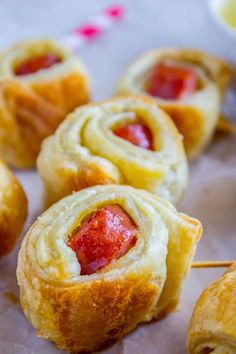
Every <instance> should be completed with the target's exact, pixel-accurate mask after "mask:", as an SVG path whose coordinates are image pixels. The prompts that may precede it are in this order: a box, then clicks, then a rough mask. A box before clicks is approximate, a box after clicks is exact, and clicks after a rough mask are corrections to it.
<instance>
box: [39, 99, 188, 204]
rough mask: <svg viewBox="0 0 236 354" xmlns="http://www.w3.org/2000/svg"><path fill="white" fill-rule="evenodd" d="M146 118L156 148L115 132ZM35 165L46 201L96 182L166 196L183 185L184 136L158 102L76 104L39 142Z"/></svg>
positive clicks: (177, 192)
mask: <svg viewBox="0 0 236 354" xmlns="http://www.w3.org/2000/svg"><path fill="white" fill-rule="evenodd" d="M137 120H138V121H141V122H143V123H145V124H146V125H147V126H148V127H149V129H150V131H151V133H152V136H153V145H154V149H153V151H151V150H146V149H143V148H140V147H138V146H136V145H133V144H132V143H130V142H129V141H126V140H124V139H121V138H120V137H118V136H116V135H115V134H113V129H114V128H117V127H120V126H123V125H125V124H128V123H132V122H136V121H137ZM38 170H39V173H40V176H41V178H42V180H43V182H44V185H45V196H46V200H47V204H48V205H49V204H51V203H53V202H55V201H57V200H59V199H60V198H62V197H64V196H66V195H68V194H70V193H71V192H72V191H78V190H80V189H82V188H85V187H88V186H92V185H97V184H109V183H119V184H129V185H131V186H134V187H137V188H142V189H145V190H148V191H151V192H153V193H157V194H158V195H160V196H162V197H164V198H165V199H168V200H170V201H171V202H173V203H176V201H177V200H178V199H179V198H180V197H181V195H182V193H183V190H184V189H185V187H186V184H187V177H188V176H187V175H188V173H187V162H186V156H185V153H184V149H183V145H182V137H181V135H180V134H179V133H178V131H177V129H176V128H175V126H174V124H173V123H172V121H171V119H170V118H169V117H168V116H167V115H166V114H165V113H164V112H163V111H161V110H160V109H159V108H158V107H157V105H156V103H155V102H154V101H153V100H151V99H149V98H144V97H139V96H130V97H122V98H115V99H110V100H107V101H104V102H100V103H95V104H89V105H86V106H83V107H80V108H79V109H77V110H76V111H75V112H73V113H72V114H70V115H69V116H68V117H67V119H66V120H65V121H64V122H63V123H62V124H61V125H60V127H59V128H58V129H57V131H56V132H55V134H54V135H53V136H51V137H49V138H48V139H46V140H45V141H44V143H43V147H42V150H41V152H40V154H39V158H38Z"/></svg>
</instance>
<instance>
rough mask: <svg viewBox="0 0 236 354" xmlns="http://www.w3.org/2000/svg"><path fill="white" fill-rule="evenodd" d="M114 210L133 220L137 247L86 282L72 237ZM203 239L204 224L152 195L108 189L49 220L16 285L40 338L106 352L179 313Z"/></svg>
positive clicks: (25, 255) (22, 262)
mask: <svg viewBox="0 0 236 354" xmlns="http://www.w3.org/2000/svg"><path fill="white" fill-rule="evenodd" d="M109 204H118V205H120V206H121V207H122V208H123V209H124V210H125V212H126V213H127V214H128V215H129V216H130V217H131V218H132V219H133V221H134V222H135V224H136V225H137V230H138V232H137V242H136V244H135V245H134V246H133V247H132V248H131V249H130V250H129V251H128V252H127V253H126V254H125V255H124V256H122V257H121V258H119V259H118V260H116V261H115V262H111V263H110V264H108V265H106V266H105V267H103V268H101V269H100V270H99V271H97V272H95V273H93V274H90V275H80V264H79V262H78V259H77V258H76V254H75V253H74V251H73V250H72V249H71V248H70V247H69V246H68V238H69V235H71V234H72V233H73V230H75V229H76V228H78V226H81V224H83V221H84V220H85V219H86V218H87V217H88V216H89V215H91V213H93V212H95V211H96V210H97V209H98V208H100V207H103V206H104V205H109ZM200 236H201V224H200V223H199V222H198V221H197V220H195V219H192V218H190V217H188V216H186V215H184V214H181V213H177V211H176V210H175V209H174V207H173V206H171V205H170V204H169V203H168V202H166V201H164V200H162V199H161V198H159V197H157V196H155V195H153V194H151V193H148V192H146V191H142V190H137V189H135V188H133V187H128V186H120V185H108V186H96V187H90V188H87V189H84V190H82V191H80V192H77V193H74V194H72V195H70V196H68V197H66V198H64V199H62V200H60V201H59V202H58V203H55V204H54V205H53V206H52V207H50V208H49V209H48V210H47V211H46V212H45V213H44V214H42V216H40V217H39V218H38V220H37V221H36V222H35V224H34V225H33V226H32V227H31V229H30V230H29V232H28V233H27V235H26V236H25V238H24V240H23V242H22V246H21V250H20V253H19V258H18V267H17V278H18V283H19V285H20V299H21V304H22V307H23V310H24V312H25V314H26V316H27V318H28V319H29V320H30V322H31V323H32V324H33V325H34V327H35V328H36V329H37V332H38V335H39V336H42V337H44V338H47V339H49V340H51V341H53V342H55V343H56V344H57V346H58V347H60V348H62V349H65V350H67V351H69V352H71V353H79V352H84V351H86V352H92V351H95V350H97V349H100V348H102V347H104V346H106V345H108V344H110V343H112V342H113V341H115V340H118V339H119V338H121V337H122V336H124V335H125V334H126V333H127V332H129V331H131V330H132V329H134V328H135V327H136V326H137V324H138V323H141V322H146V321H150V320H152V319H154V318H161V317H163V316H165V315H167V314H168V313H169V312H171V311H173V310H175V309H176V306H177V304H178V300H179V296H180V292H181V285H182V281H183V279H184V278H185V277H186V276H187V274H188V271H189V268H190V266H191V262H192V258H193V255H194V253H195V248H196V245H197V242H198V240H199V238H200Z"/></svg>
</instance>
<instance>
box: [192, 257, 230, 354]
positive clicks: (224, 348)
mask: <svg viewBox="0 0 236 354" xmlns="http://www.w3.org/2000/svg"><path fill="white" fill-rule="evenodd" d="M187 346H188V352H189V354H209V353H212V354H213V353H214V354H235V353H236V263H234V264H233V265H232V266H231V267H230V268H229V269H228V271H227V272H226V273H225V274H224V275H223V276H222V277H220V278H219V279H217V280H216V281H215V282H214V283H212V284H211V285H210V286H209V287H208V288H206V289H205V290H204V291H203V293H202V295H201V296H200V298H199V300H198V301H197V303H196V305H195V308H194V311H193V316H192V319H191V322H190V326H189V329H188V336H187Z"/></svg>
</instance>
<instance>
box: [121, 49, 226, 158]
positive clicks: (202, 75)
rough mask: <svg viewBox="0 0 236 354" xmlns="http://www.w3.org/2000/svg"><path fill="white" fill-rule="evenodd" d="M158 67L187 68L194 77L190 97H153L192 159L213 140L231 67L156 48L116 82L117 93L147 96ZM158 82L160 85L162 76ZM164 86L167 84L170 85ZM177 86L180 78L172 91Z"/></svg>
mask: <svg viewBox="0 0 236 354" xmlns="http://www.w3.org/2000/svg"><path fill="white" fill-rule="evenodd" d="M158 64H167V65H170V66H171V67H172V66H176V67H177V68H178V67H179V68H180V69H181V70H182V69H183V68H186V69H187V70H190V71H192V72H193V73H195V75H196V76H197V83H196V89H195V90H194V92H191V93H190V94H189V95H186V96H183V97H180V98H178V99H173V98H172V99H164V98H161V97H158V96H155V95H154V96H152V97H153V98H154V99H155V100H156V102H157V103H158V104H159V105H160V107H162V108H163V109H164V110H165V111H166V112H167V113H168V114H169V115H170V116H171V118H172V119H173V121H174V122H175V124H176V126H177V127H178V129H179V131H180V132H181V133H182V134H183V136H184V146H185V148H186V151H187V154H188V156H189V158H190V159H193V158H195V157H197V156H198V155H199V154H200V153H201V152H202V151H203V149H204V148H205V147H206V146H207V144H208V143H209V141H210V140H211V138H212V135H213V133H214V130H215V128H216V125H217V122H218V118H219V114H220V105H221V102H222V98H223V95H224V91H225V87H226V85H227V83H228V81H229V78H230V75H231V68H230V66H229V64H227V63H226V62H224V61H223V60H220V59H218V58H216V57H214V56H212V55H209V54H207V53H205V52H202V51H199V50H192V49H173V48H165V49H158V50H154V51H151V52H148V53H145V54H144V55H143V56H141V57H140V58H138V59H137V60H136V61H135V62H134V63H132V64H131V65H130V66H129V68H128V69H127V71H126V72H125V73H124V74H123V76H122V77H121V79H120V80H119V82H118V91H117V92H118V93H119V94H127V93H128V94H130V93H134V94H146V95H149V93H148V92H147V81H148V80H149V78H150V76H151V75H152V72H153V70H155V67H156V65H158ZM184 75H186V73H184ZM159 76H161V75H159ZM159 79H160V80H162V83H163V74H162V76H161V77H159ZM168 79H171V78H168ZM166 84H167V85H168V84H169V82H167V83H166ZM179 85H180V82H179V77H177V80H176V82H175V86H174V87H173V89H176V90H179V89H180V87H179ZM190 85H191V82H190ZM165 90H166V87H164V89H163V93H164V94H166V92H165Z"/></svg>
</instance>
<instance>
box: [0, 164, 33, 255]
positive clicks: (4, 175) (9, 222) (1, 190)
mask: <svg viewBox="0 0 236 354" xmlns="http://www.w3.org/2000/svg"><path fill="white" fill-rule="evenodd" d="M26 217H27V199H26V195H25V193H24V191H23V189H22V187H21V185H20V184H19V182H18V181H17V179H16V178H15V176H14V175H13V174H12V172H11V171H10V170H9V169H8V168H7V166H6V165H5V164H4V163H3V162H2V161H1V160H0V256H4V255H6V254H7V253H9V252H10V251H11V250H12V248H13V247H14V245H15V243H16V240H17V237H18V236H19V234H20V232H21V230H22V227H23V225H24V223H25V220H26Z"/></svg>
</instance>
